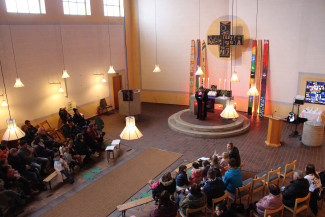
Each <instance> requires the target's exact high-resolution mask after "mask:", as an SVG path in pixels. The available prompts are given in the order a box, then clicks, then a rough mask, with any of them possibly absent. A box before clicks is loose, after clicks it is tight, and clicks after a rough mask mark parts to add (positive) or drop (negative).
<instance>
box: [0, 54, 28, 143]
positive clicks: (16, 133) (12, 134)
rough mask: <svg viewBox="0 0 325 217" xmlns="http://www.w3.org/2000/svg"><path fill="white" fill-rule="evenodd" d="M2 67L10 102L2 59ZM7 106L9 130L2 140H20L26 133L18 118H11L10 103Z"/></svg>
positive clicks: (5, 93)
mask: <svg viewBox="0 0 325 217" xmlns="http://www.w3.org/2000/svg"><path fill="white" fill-rule="evenodd" d="M0 68H1V76H2V82H3V87H4V95H5V96H6V99H7V102H9V101H8V95H7V88H6V83H5V79H4V76H3V70H2V63H1V60H0ZM3 101H4V99H3ZM7 102H6V103H7ZM1 105H2V104H1ZM7 108H8V112H9V119H8V120H7V130H6V131H5V133H4V134H3V136H2V140H5V141H12V140H18V139H20V138H22V137H24V136H25V133H24V131H22V130H21V129H20V128H19V127H17V125H16V119H13V118H11V113H10V108H9V104H8V103H7Z"/></svg>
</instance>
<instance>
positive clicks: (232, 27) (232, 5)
mask: <svg viewBox="0 0 325 217" xmlns="http://www.w3.org/2000/svg"><path fill="white" fill-rule="evenodd" d="M233 22H234V0H232V3H231V33H232V34H234V24H233ZM235 48H236V46H235ZM230 51H231V46H230V50H229V52H230ZM231 77H232V52H230V87H229V88H230V89H231Z"/></svg>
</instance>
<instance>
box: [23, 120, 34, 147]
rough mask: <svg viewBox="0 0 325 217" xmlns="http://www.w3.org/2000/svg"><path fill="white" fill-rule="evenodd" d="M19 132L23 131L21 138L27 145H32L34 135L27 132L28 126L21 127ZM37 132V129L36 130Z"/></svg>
mask: <svg viewBox="0 0 325 217" xmlns="http://www.w3.org/2000/svg"><path fill="white" fill-rule="evenodd" d="M21 130H22V131H24V133H25V136H24V137H23V138H22V139H24V140H26V141H27V142H28V144H32V142H33V140H34V139H35V135H32V134H31V133H30V132H29V131H28V126H27V125H26V124H25V125H23V126H22V127H21ZM36 131H37V129H36Z"/></svg>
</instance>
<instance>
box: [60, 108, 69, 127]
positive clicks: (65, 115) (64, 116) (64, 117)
mask: <svg viewBox="0 0 325 217" xmlns="http://www.w3.org/2000/svg"><path fill="white" fill-rule="evenodd" d="M59 116H60V118H61V120H62V123H63V124H65V123H66V122H67V121H68V120H69V119H71V115H70V114H69V112H67V110H66V107H65V106H62V108H60V110H59Z"/></svg>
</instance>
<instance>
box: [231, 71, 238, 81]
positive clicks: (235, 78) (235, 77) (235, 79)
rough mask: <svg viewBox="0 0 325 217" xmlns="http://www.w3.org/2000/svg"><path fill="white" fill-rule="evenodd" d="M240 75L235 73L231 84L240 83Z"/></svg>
mask: <svg viewBox="0 0 325 217" xmlns="http://www.w3.org/2000/svg"><path fill="white" fill-rule="evenodd" d="M239 81H240V80H239V78H238V74H237V72H233V73H232V76H231V82H239Z"/></svg>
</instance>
